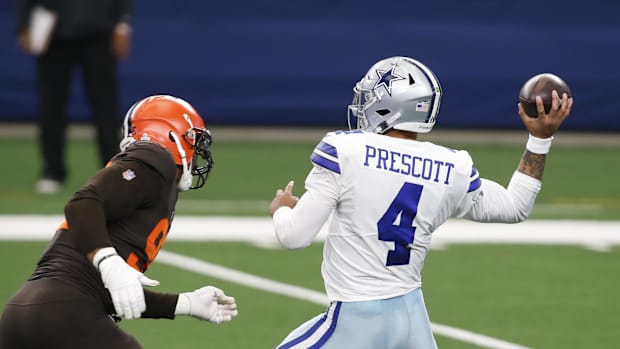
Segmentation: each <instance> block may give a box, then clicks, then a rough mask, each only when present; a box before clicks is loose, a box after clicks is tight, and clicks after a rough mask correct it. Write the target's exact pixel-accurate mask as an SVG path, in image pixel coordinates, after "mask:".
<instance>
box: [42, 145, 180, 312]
mask: <svg viewBox="0 0 620 349" xmlns="http://www.w3.org/2000/svg"><path fill="white" fill-rule="evenodd" d="M177 182H178V181H177V168H176V165H175V163H174V160H173V159H172V156H171V155H170V153H169V152H168V151H167V150H166V149H165V148H163V147H161V146H159V145H157V144H155V143H149V142H136V143H134V144H132V145H131V146H129V147H128V148H127V149H126V150H125V151H124V152H122V153H119V154H118V155H117V156H116V157H114V158H113V159H112V160H111V161H110V163H109V164H108V166H106V168H104V169H102V170H100V171H99V172H98V173H97V174H95V175H94V176H93V177H92V178H91V179H90V180H89V181H88V182H87V183H86V184H85V185H84V186H83V187H82V188H80V190H78V191H77V192H76V193H75V194H74V195H73V197H72V198H71V199H70V200H69V202H68V203H67V205H66V206H65V217H66V221H65V222H63V223H62V224H61V225H60V227H59V228H58V230H57V231H56V234H55V236H54V238H53V239H52V241H51V242H50V243H49V245H48V247H47V249H46V250H45V252H44V253H43V255H42V257H41V258H40V260H39V262H38V264H37V267H36V270H35V271H34V273H33V274H32V276H31V278H30V280H37V279H41V278H46V277H52V278H54V279H57V280H59V281H62V282H64V283H67V284H70V285H74V286H76V287H77V288H79V289H81V290H83V291H85V292H87V293H89V294H91V295H93V296H96V297H98V298H100V299H101V301H102V302H103V304H104V305H105V309H106V311H107V312H108V313H113V309H114V307H113V306H112V302H111V298H110V295H109V293H108V292H107V290H106V289H105V288H104V285H103V282H102V281H101V276H100V275H99V272H98V271H97V270H96V269H95V268H94V267H93V266H92V264H91V263H90V262H89V261H88V260H87V258H86V254H87V253H89V252H91V251H93V250H95V249H98V248H101V247H107V246H113V247H114V248H116V250H117V251H118V253H119V255H120V256H121V257H123V258H124V259H125V260H126V261H127V263H128V264H129V265H131V266H132V267H134V268H135V269H137V270H139V271H141V272H144V271H146V270H147V269H148V267H149V265H150V264H151V262H152V261H153V260H154V259H155V257H156V256H157V253H158V252H159V250H160V249H161V248H162V246H163V244H164V242H165V241H166V238H167V235H168V231H169V230H170V224H171V223H172V219H173V217H174V208H175V204H176V202H177V199H178V190H177ZM146 300H147V311H146V313H144V314H143V317H150V316H153V317H159V316H164V317H173V311H174V305H175V304H176V295H175V296H172V295H163V294H154V293H152V292H146ZM154 302H158V303H162V302H163V303H165V304H152V303H154ZM149 303H151V304H149ZM155 309H158V310H157V312H156V313H153V310H155ZM162 312H163V314H160V313H162Z"/></svg>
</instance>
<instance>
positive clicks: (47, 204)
mask: <svg viewBox="0 0 620 349" xmlns="http://www.w3.org/2000/svg"><path fill="white" fill-rule="evenodd" d="M216 140H217V138H216ZM317 141H318V139H317V140H316V141H299V142H289V143H282V142H250V141H226V140H222V141H219V142H216V143H215V144H214V147H213V148H214V149H213V150H214V157H215V161H216V167H215V170H214V172H213V174H212V176H211V177H210V178H209V182H208V184H207V187H206V188H205V190H201V191H196V192H189V193H183V194H182V195H181V198H180V201H179V205H178V206H177V216H188V215H193V216H204V217H211V216H230V217H232V218H233V219H232V220H231V222H232V223H231V224H234V222H235V220H234V217H240V216H255V217H267V216H268V213H267V206H268V204H269V202H270V200H271V198H272V196H273V194H274V192H275V190H276V188H278V187H282V186H283V185H284V184H286V182H287V181H288V180H289V179H294V180H295V181H296V182H297V188H296V192H297V193H298V194H301V191H300V190H301V187H302V183H303V180H304V178H305V176H306V173H307V172H308V170H309V169H310V163H309V160H308V157H309V154H310V152H311V151H312V149H313V147H314V145H315V143H316V142H317ZM448 145H449V146H452V147H455V148H466V149H468V150H469V151H470V153H471V154H472V157H473V158H474V161H475V163H476V166H477V168H478V169H479V170H480V173H481V175H482V176H483V177H486V178H491V179H494V180H496V181H498V182H499V183H502V184H506V183H507V181H508V180H509V178H510V176H511V174H512V172H513V170H514V169H515V168H516V165H517V162H518V160H519V158H520V156H521V153H522V149H523V147H522V146H520V145H519V146H516V145H514V146H513V145H488V144H487V145H485V144H448ZM618 150H619V149H618V148H617V147H616V146H592V147H579V146H554V147H553V149H552V152H551V154H550V156H549V160H548V162H547V170H546V172H545V178H544V183H543V191H542V193H541V195H540V196H539V200H538V201H537V204H536V207H535V208H534V213H533V215H532V217H531V218H532V220H543V219H544V220H569V219H570V220H587V221H589V222H593V227H594V222H601V221H604V222H611V223H613V222H617V221H620V186H619V185H618V184H617V176H618V175H617V173H618V172H619V171H620V156H619V155H618ZM68 151H69V160H70V164H69V166H70V170H71V178H70V182H69V183H68V186H67V188H66V190H65V191H63V192H62V193H60V194H58V195H52V196H42V195H38V194H35V193H33V192H32V187H33V183H34V181H35V180H36V178H37V174H38V173H37V170H38V155H37V152H36V147H35V144H34V142H33V141H32V139H9V138H4V139H0V157H1V159H2V162H3V164H5V166H3V171H2V173H1V174H0V176H2V181H0V193H1V196H2V200H1V202H0V214H5V215H7V214H10V215H22V214H24V215H25V214H54V215H60V214H62V209H63V205H64V202H65V201H66V199H67V198H68V197H69V196H70V195H71V193H72V192H73V190H75V189H77V187H78V186H79V184H81V183H82V182H83V181H84V180H85V179H87V178H88V176H89V175H90V174H92V173H93V172H94V171H96V169H97V161H96V158H95V150H94V148H93V145H92V143H91V142H90V141H88V140H73V141H72V142H71V143H70V144H69V146H68ZM7 164H10V166H7ZM24 218H25V220H24V224H26V225H27V224H28V221H27V219H26V218H27V217H26V216H25V217H24ZM1 219H2V218H0V220H1ZM586 226H587V225H586ZM4 229H7V228H6V227H5V228H4ZM195 229H197V230H200V229H201V227H200V226H196V227H195ZM222 229H223V230H226V228H225V227H224V228H222ZM580 229H583V227H582V228H580ZM593 229H594V228H592V229H590V230H588V229H587V228H586V229H583V230H584V231H582V232H578V233H580V234H583V235H586V236H587V235H588V234H594V233H596V232H595V231H593ZM51 233H52V232H50V234H51ZM222 233H223V234H225V233H226V231H222ZM538 233H540V234H541V235H543V236H544V234H545V231H540V232H538ZM571 233H575V232H571ZM618 234H620V231H618ZM171 240H172V241H169V242H168V243H167V244H166V246H165V247H164V250H165V251H166V252H173V253H176V254H180V255H183V256H188V257H193V258H196V259H198V260H201V261H205V262H209V263H215V264H217V265H220V266H225V267H228V268H232V269H234V270H237V271H241V272H244V273H247V274H249V275H255V276H259V277H262V278H266V279H269V280H273V281H278V282H281V283H285V284H288V285H294V286H298V287H301V288H304V289H307V290H310V291H315V293H316V292H318V293H322V292H323V288H322V280H321V276H320V271H319V268H320V262H321V252H322V244H321V243H320V242H317V243H315V244H313V245H312V246H311V247H309V248H307V249H303V250H295V251H288V250H283V249H279V248H274V247H273V246H270V247H264V246H256V245H253V244H251V243H246V242H213V241H211V242H204V241H176V240H173V239H171ZM44 246H45V241H2V242H0V266H1V267H0V268H1V270H2V282H1V283H0V303H2V304H4V302H5V301H6V299H8V298H9V297H10V296H11V294H12V293H13V292H14V291H15V290H16V289H17V288H19V286H20V285H21V283H22V282H23V281H24V280H25V279H26V278H27V277H28V275H29V273H30V272H31V271H32V269H33V267H34V264H35V263H36V259H37V257H38V256H39V255H40V253H41V251H42V249H43V248H44ZM619 268H620V248H618V246H611V247H610V248H608V249H607V250H603V251H602V250H600V249H599V250H595V249H588V248H585V247H582V246H579V245H570V244H568V245H564V244H540V245H536V244H490V243H485V244H450V245H448V246H446V247H445V248H443V249H433V250H432V251H431V252H430V253H429V256H428V258H427V261H426V266H425V269H424V273H423V274H424V287H423V290H424V293H425V298H426V302H427V306H428V309H429V314H430V317H431V321H433V323H435V324H438V325H443V326H450V327H451V328H455V329H460V330H464V331H467V332H466V334H475V335H483V336H488V338H490V339H496V340H497V342H496V344H494V345H492V344H488V343H489V342H484V343H479V344H478V345H476V344H472V342H474V343H475V339H476V338H478V337H475V336H474V337H473V338H474V339H473V340H472V337H468V336H467V335H456V336H452V335H450V336H447V335H440V334H438V335H437V337H436V338H437V341H438V344H439V346H440V348H443V349H446V348H466V349H467V348H498V349H499V348H502V349H503V348H505V349H517V348H575V349H577V348H618V347H619V344H618V343H620V331H619V330H618V329H619V328H620V316H619V315H618V314H620V301H619V300H618V295H620V279H619V278H618V275H619V274H618V272H619ZM148 275H149V276H150V277H152V278H156V279H158V280H159V281H161V285H160V286H159V287H158V289H159V290H161V291H171V292H178V291H189V290H193V289H195V288H198V287H201V286H203V285H207V284H212V285H216V286H218V287H221V288H222V289H224V290H225V291H226V292H227V293H228V294H230V295H233V296H235V297H236V298H237V302H238V305H239V311H240V313H239V316H238V317H237V318H236V319H235V320H234V321H233V322H230V323H227V324H222V325H213V324H210V323H206V322H200V321H197V320H195V319H191V318H179V319H177V320H174V321H170V320H135V321H123V322H122V323H121V326H122V327H123V328H125V329H126V330H127V331H129V332H131V333H132V334H134V335H135V336H137V337H138V338H139V339H140V341H141V342H142V343H143V345H144V347H145V348H155V349H156V348H222V349H225V348H273V347H275V346H276V345H277V344H278V343H279V342H280V341H281V340H282V339H283V338H284V336H285V335H286V334H287V333H288V332H289V331H290V330H292V329H293V328H295V327H296V326H298V325H299V324H301V323H302V322H304V321H306V320H308V319H310V318H311V317H313V316H314V315H316V314H318V313H320V312H322V311H323V310H324V309H325V305H322V304H317V302H313V301H309V300H304V299H301V298H298V297H290V296H284V295H281V294H277V293H274V292H269V291H265V290H263V289H259V288H257V286H256V284H255V283H254V282H253V281H252V279H248V280H246V281H230V280H222V279H221V278H217V277H214V276H211V275H209V273H198V272H195V271H188V270H186V269H183V268H178V267H175V266H172V265H170V264H168V263H164V262H155V263H154V264H153V266H152V267H151V268H150V269H149V271H148ZM485 343H486V344H485ZM510 343H513V344H514V345H513V346H511V344H510ZM517 345H518V346H517Z"/></svg>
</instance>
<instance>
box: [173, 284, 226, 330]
mask: <svg viewBox="0 0 620 349" xmlns="http://www.w3.org/2000/svg"><path fill="white" fill-rule="evenodd" d="M174 314H175V315H190V316H193V317H195V318H198V319H200V320H207V321H211V322H213V323H216V324H219V323H222V322H227V321H230V320H232V318H233V317H235V316H237V303H235V298H234V297H228V296H227V295H225V294H224V292H223V291H222V290H220V289H219V288H216V287H213V286H206V287H203V288H200V289H198V290H196V291H193V292H186V293H181V294H179V300H178V301H177V306H176V309H175V311H174Z"/></svg>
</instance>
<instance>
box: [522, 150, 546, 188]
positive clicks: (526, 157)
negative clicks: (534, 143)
mask: <svg viewBox="0 0 620 349" xmlns="http://www.w3.org/2000/svg"><path fill="white" fill-rule="evenodd" d="M546 159H547V154H534V153H532V152H531V151H529V150H525V153H523V156H522V157H521V161H520V162H519V167H518V171H519V172H521V173H523V174H526V175H528V176H530V177H533V178H536V179H538V180H539V181H542V176H543V172H544V171H545V161H546Z"/></svg>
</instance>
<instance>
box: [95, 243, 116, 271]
mask: <svg viewBox="0 0 620 349" xmlns="http://www.w3.org/2000/svg"><path fill="white" fill-rule="evenodd" d="M113 256H118V253H117V252H116V249H115V248H114V247H104V248H101V249H99V251H97V253H95V255H94V256H93V266H94V267H95V268H96V269H97V270H99V265H101V262H103V261H104V260H106V259H108V258H110V257H113Z"/></svg>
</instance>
